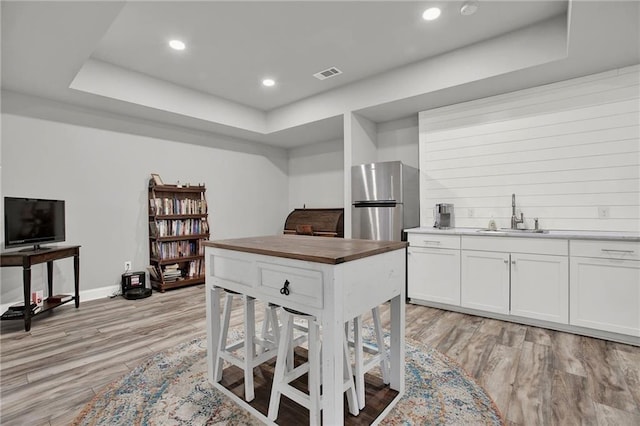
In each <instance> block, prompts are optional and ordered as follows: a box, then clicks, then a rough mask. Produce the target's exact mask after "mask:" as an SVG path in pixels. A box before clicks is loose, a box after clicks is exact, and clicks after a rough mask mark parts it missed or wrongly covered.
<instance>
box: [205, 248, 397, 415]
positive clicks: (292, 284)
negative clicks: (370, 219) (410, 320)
mask: <svg viewBox="0 0 640 426" xmlns="http://www.w3.org/2000/svg"><path fill="white" fill-rule="evenodd" d="M204 245H205V262H206V292H207V341H208V354H207V358H208V370H209V380H210V381H211V382H212V383H213V384H214V386H216V388H218V389H219V390H221V391H222V392H223V393H225V394H226V395H227V396H229V397H231V398H232V399H234V400H235V401H236V402H237V403H238V404H239V405H240V406H242V407H244V408H245V409H247V410H248V411H249V412H251V413H252V414H253V415H255V416H256V417H258V418H259V419H260V420H262V421H264V422H265V423H268V424H271V422H270V421H269V420H268V419H267V417H266V415H267V411H266V408H267V407H268V404H269V401H268V396H269V395H270V389H271V383H270V382H269V380H262V381H260V380H256V382H255V386H256V392H255V394H256V398H255V399H254V400H253V401H251V403H247V402H246V401H244V399H243V398H242V394H241V392H242V387H243V379H242V375H241V374H240V375H237V374H236V375H235V376H238V378H237V380H235V379H233V377H232V376H233V371H227V370H225V371H223V378H222V380H221V381H220V382H215V381H214V374H213V368H214V362H215V351H216V346H217V345H216V342H217V341H218V336H219V332H220V330H219V325H220V316H221V312H220V296H221V294H222V292H223V290H231V291H235V292H238V293H242V294H246V295H248V296H251V297H254V298H256V299H257V300H260V301H262V302H265V303H275V304H278V305H280V306H283V307H286V308H290V309H294V310H297V311H301V312H305V313H307V314H311V315H314V316H315V317H316V318H317V320H318V321H319V322H320V324H321V330H322V331H321V333H322V375H321V380H322V393H323V398H324V404H323V411H322V419H323V424H326V425H341V424H362V423H363V422H364V424H376V423H377V422H378V421H379V420H381V419H382V418H384V416H385V415H386V414H387V413H388V412H389V411H390V410H391V409H392V408H393V406H394V405H395V404H396V403H397V401H398V400H399V399H400V398H401V397H402V395H403V393H404V328H405V318H404V301H405V279H406V263H405V259H406V247H407V243H406V242H397V241H370V240H353V239H342V238H323V237H311V236H302V235H275V236H263V237H250V238H240V239H232V240H219V241H209V242H205V243H204ZM287 281H288V282H289V284H288V289H289V290H290V291H288V292H282V293H281V291H280V290H281V288H282V287H283V285H284V283H285V282H287ZM387 301H390V315H391V324H390V345H391V347H390V352H391V374H390V383H389V385H388V386H380V384H377V385H376V388H375V389H373V390H372V391H373V392H375V397H372V398H368V399H367V406H366V407H365V408H364V409H363V410H362V411H361V412H360V414H359V415H358V416H357V417H355V416H352V415H350V414H349V413H348V412H346V413H345V410H344V403H343V399H344V394H343V388H342V386H343V385H342V382H343V379H342V377H343V376H342V375H343V354H342V350H343V339H344V330H345V329H344V324H345V322H347V321H349V320H351V319H353V318H354V317H356V316H358V315H362V314H364V313H366V312H368V311H370V310H371V308H373V307H375V306H378V305H381V304H383V303H385V302H387ZM225 375H226V377H225ZM260 387H261V388H262V389H259V388H260ZM369 391H370V389H369V388H367V392H369ZM265 398H266V399H267V400H266V401H264V399H265ZM370 401H373V402H372V403H370ZM287 409H288V408H287V406H286V404H281V408H280V416H279V417H278V420H277V421H278V422H281V420H280V419H286V418H287V413H286V410H287ZM292 409H293V410H295V408H292ZM290 415H291V414H290ZM292 415H293V416H295V417H294V418H297V419H300V417H299V413H294V414H292ZM282 424H284V423H282Z"/></svg>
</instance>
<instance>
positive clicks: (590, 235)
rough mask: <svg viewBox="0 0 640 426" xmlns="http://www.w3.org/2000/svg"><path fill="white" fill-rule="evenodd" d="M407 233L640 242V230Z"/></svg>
mask: <svg viewBox="0 0 640 426" xmlns="http://www.w3.org/2000/svg"><path fill="white" fill-rule="evenodd" d="M405 231H406V232H407V233H410V234H411V233H415V234H443V235H476V236H483V237H484V236H492V237H518V238H563V239H568V240H613V241H636V242H640V232H622V231H574V230H555V229H550V230H544V233H534V232H518V231H510V230H508V229H507V230H502V229H498V230H497V231H488V230H486V229H484V228H449V229H438V228H433V227H426V226H425V227H418V228H410V229H405Z"/></svg>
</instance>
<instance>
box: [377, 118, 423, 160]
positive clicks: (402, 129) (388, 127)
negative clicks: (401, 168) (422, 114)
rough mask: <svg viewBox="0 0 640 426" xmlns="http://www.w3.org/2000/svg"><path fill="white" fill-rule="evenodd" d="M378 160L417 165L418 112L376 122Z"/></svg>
mask: <svg viewBox="0 0 640 426" xmlns="http://www.w3.org/2000/svg"><path fill="white" fill-rule="evenodd" d="M376 129H377V134H378V136H377V139H378V161H402V162H403V163H404V164H406V165H408V166H411V167H415V168H416V169H417V168H418V167H419V155H418V154H419V149H418V114H415V115H413V116H411V117H407V118H401V119H399V120H393V121H387V122H384V123H378V124H377V126H376Z"/></svg>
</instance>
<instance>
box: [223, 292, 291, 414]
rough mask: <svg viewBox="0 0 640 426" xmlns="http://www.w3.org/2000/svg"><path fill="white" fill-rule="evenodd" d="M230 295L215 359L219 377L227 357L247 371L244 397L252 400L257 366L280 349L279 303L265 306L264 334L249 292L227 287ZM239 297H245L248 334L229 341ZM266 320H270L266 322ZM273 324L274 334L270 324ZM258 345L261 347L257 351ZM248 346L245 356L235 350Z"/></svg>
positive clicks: (245, 326)
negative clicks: (258, 329) (256, 320)
mask: <svg viewBox="0 0 640 426" xmlns="http://www.w3.org/2000/svg"><path fill="white" fill-rule="evenodd" d="M225 292H226V297H225V303H224V310H223V314H222V317H223V320H222V324H221V326H220V339H219V341H218V346H217V349H218V351H217V354H216V361H215V370H214V371H215V376H214V378H215V380H216V382H219V381H220V380H222V367H223V360H224V361H227V362H229V363H231V364H233V365H235V366H237V367H239V368H241V369H242V370H243V371H244V399H245V400H246V401H247V402H249V401H252V400H253V399H254V397H255V393H254V386H253V369H254V368H255V367H257V366H258V365H260V364H262V363H264V362H266V361H268V360H270V359H272V358H274V357H275V356H276V354H277V350H278V342H279V336H280V327H279V324H278V315H277V309H278V306H277V305H272V304H269V305H268V306H266V307H265V317H264V320H263V326H262V331H263V333H262V335H261V336H260V337H258V336H256V324H255V299H254V298H253V297H249V296H247V295H245V294H240V293H236V292H233V291H230V290H225ZM235 297H239V298H241V300H242V307H243V311H244V338H243V339H242V340H240V341H237V342H235V343H232V344H230V345H228V343H227V335H228V332H229V324H230V319H231V310H232V308H233V307H232V305H233V300H234V298H235ZM265 323H266V324H265ZM270 325H271V330H272V331H271V334H269V332H268V330H269V328H270V327H269V326H270ZM256 347H259V350H258V351H257V352H256ZM240 348H244V349H243V351H242V356H241V355H239V354H235V353H234V351H236V350H238V349H240Z"/></svg>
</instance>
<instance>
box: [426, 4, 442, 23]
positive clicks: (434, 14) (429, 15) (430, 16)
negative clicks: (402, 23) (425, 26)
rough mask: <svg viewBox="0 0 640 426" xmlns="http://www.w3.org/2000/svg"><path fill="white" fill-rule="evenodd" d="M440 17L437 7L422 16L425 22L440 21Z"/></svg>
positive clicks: (431, 8)
mask: <svg viewBox="0 0 640 426" xmlns="http://www.w3.org/2000/svg"><path fill="white" fill-rule="evenodd" d="M439 16H440V9H439V8H437V7H430V8H429V9H427V10H425V11H424V13H423V14H422V19H424V20H425V21H433V20H434V19H438V17H439Z"/></svg>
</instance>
